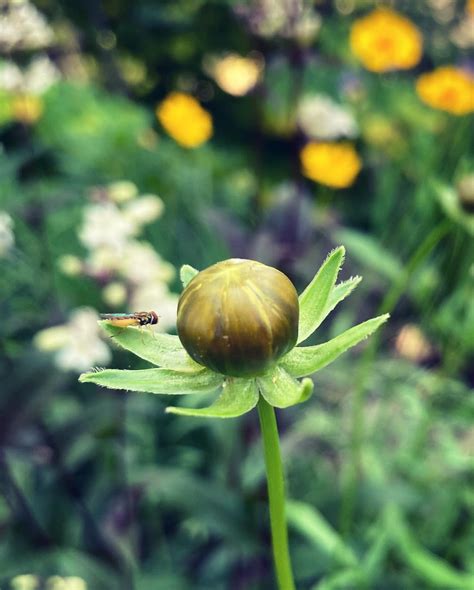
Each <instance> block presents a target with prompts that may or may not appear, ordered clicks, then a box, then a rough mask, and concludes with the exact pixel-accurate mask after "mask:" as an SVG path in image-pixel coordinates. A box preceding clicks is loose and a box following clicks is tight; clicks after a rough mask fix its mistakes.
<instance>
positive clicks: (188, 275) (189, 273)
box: [179, 264, 199, 289]
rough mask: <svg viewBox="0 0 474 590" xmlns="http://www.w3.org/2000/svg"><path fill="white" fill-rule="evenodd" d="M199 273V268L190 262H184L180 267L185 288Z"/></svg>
mask: <svg viewBox="0 0 474 590" xmlns="http://www.w3.org/2000/svg"><path fill="white" fill-rule="evenodd" d="M198 273H199V271H198V270H196V269H195V268H193V267H192V266H190V265H189V264H183V266H182V267H181V268H180V269H179V278H180V279H181V283H182V284H183V289H184V288H186V286H187V284H188V283H189V281H190V280H191V279H194V277H195V276H196V275H197V274H198Z"/></svg>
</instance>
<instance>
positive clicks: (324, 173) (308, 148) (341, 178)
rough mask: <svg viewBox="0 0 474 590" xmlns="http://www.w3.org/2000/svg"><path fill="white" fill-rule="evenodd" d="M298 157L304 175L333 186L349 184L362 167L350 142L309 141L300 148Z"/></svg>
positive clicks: (344, 186) (342, 186)
mask: <svg viewBox="0 0 474 590" xmlns="http://www.w3.org/2000/svg"><path fill="white" fill-rule="evenodd" d="M300 159H301V164H302V166H303V174H304V175H305V176H307V177H308V178H311V180H314V181H315V182H319V183H321V184H325V185H327V186H331V187H333V188H346V187H348V186H350V185H351V184H352V183H353V182H354V180H355V177H356V176H357V174H358V173H359V171H360V169H361V167H362V161H361V159H360V158H359V156H358V155H357V152H356V151H355V149H354V146H353V145H352V144H350V143H318V142H315V141H311V142H309V143H308V144H306V145H305V146H304V148H303V149H302V150H301V153H300Z"/></svg>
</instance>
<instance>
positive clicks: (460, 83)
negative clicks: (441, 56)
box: [416, 66, 474, 115]
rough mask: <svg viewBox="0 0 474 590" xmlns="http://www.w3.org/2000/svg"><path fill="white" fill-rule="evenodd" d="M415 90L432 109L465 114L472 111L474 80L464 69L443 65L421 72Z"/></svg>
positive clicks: (473, 105) (473, 109) (473, 108)
mask: <svg viewBox="0 0 474 590" xmlns="http://www.w3.org/2000/svg"><path fill="white" fill-rule="evenodd" d="M416 91H417V93H418V96H419V97H420V98H421V100H422V101H423V102H425V103H426V104H427V105H429V106H430V107H433V108H434V109H440V110H442V111H447V112H448V113H451V114H452V115H467V114H468V113H470V112H472V111H474V80H473V78H472V77H471V76H469V75H468V74H467V73H466V72H464V70H461V69H460V68H456V67H454V66H443V67H440V68H437V69H436V70H434V71H432V72H429V73H427V74H422V75H421V76H420V77H419V78H418V80H417V82H416Z"/></svg>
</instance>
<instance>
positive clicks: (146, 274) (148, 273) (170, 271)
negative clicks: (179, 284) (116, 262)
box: [120, 242, 175, 284]
mask: <svg viewBox="0 0 474 590" xmlns="http://www.w3.org/2000/svg"><path fill="white" fill-rule="evenodd" d="M120 274H121V275H122V276H123V277H124V278H126V279H127V280H128V281H130V282H131V283H134V284H143V283H148V282H150V281H160V282H164V283H168V282H169V281H171V280H172V279H173V277H174V274H175V269H174V266H173V265H172V264H170V263H168V262H165V261H164V260H163V259H162V258H161V256H159V255H158V254H157V252H156V251H155V250H154V249H153V247H152V246H151V245H150V244H148V243H147V242H130V243H129V244H128V245H127V246H126V248H125V249H124V252H123V255H122V257H121V258H120Z"/></svg>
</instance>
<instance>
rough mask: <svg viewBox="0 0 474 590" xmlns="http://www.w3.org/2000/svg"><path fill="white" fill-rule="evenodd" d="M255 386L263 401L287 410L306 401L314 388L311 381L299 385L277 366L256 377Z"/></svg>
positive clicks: (304, 380) (307, 380) (304, 381)
mask: <svg viewBox="0 0 474 590" xmlns="http://www.w3.org/2000/svg"><path fill="white" fill-rule="evenodd" d="M257 385H258V388H259V390H260V393H261V394H262V396H263V397H264V398H265V400H266V401H267V402H268V403H269V404H270V405H271V406H274V407H275V408H288V407H289V406H294V405H295V404H299V403H301V402H303V401H306V400H307V399H308V398H309V397H310V395H311V393H312V391H313V387H314V384H313V382H312V381H311V379H303V381H302V382H301V383H300V382H299V381H296V379H293V377H291V375H289V374H288V373H287V372H286V371H285V369H283V368H282V367H279V366H277V367H275V368H274V369H273V370H270V371H268V372H267V373H265V375H262V376H261V377H257Z"/></svg>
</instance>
